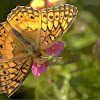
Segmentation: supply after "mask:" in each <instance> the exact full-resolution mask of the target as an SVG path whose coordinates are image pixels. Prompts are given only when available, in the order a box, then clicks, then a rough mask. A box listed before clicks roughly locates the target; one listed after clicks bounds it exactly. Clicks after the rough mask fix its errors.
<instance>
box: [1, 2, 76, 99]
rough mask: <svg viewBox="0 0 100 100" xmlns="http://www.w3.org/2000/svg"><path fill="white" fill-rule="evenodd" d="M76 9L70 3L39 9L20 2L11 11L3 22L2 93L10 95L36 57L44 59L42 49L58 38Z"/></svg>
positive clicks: (70, 22) (67, 26)
mask: <svg viewBox="0 0 100 100" xmlns="http://www.w3.org/2000/svg"><path fill="white" fill-rule="evenodd" d="M77 13H78V10H77V8H76V7H74V6H72V5H69V4H65V5H63V6H59V7H53V8H47V9H42V10H40V11H38V10H37V9H33V8H32V7H26V6H17V7H16V8H15V9H13V10H12V11H11V13H10V14H9V15H8V16H7V21H5V22H3V23H1V24H0V59H1V61H0V93H6V94H7V96H8V97H10V96H11V95H12V94H13V93H14V92H15V91H16V90H17V89H18V88H19V87H20V85H21V84H22V82H23V81H24V79H25V78H26V77H27V75H28V73H29V72H30V69H31V66H32V64H33V61H35V60H36V59H38V61H39V63H42V62H41V61H42V58H41V53H40V52H41V51H43V50H46V49H47V48H48V47H50V46H51V45H53V44H54V43H55V42H56V41H58V39H59V38H60V37H61V36H62V35H63V34H64V33H65V32H66V31H67V30H68V28H69V27H70V26H71V24H72V23H73V21H74V20H75V18H76V16H77ZM36 61H37V60H36Z"/></svg>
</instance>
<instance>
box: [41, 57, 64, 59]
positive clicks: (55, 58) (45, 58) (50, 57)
mask: <svg viewBox="0 0 100 100" xmlns="http://www.w3.org/2000/svg"><path fill="white" fill-rule="evenodd" d="M42 58H44V59H51V58H52V59H62V57H42Z"/></svg>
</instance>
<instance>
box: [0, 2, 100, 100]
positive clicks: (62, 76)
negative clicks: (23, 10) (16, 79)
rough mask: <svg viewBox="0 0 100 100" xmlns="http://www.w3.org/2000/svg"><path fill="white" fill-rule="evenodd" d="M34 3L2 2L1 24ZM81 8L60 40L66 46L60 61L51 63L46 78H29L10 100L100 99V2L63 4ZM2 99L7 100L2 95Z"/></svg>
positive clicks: (0, 6)
mask: <svg viewBox="0 0 100 100" xmlns="http://www.w3.org/2000/svg"><path fill="white" fill-rule="evenodd" d="M30 1H31V0H2V1H0V22H3V21H5V20H6V17H7V15H8V14H9V13H10V11H11V10H12V9H13V8H15V7H16V6H18V5H30ZM66 3H68V4H72V5H74V6H76V7H77V8H78V11H79V13H78V16H77V18H76V20H75V22H74V23H73V25H72V26H71V28H70V29H69V30H68V31H67V32H66V34H65V35H63V36H62V38H61V39H60V40H61V41H62V42H63V43H64V46H65V48H64V50H63V51H62V53H61V55H60V57H63V58H62V59H60V60H55V59H52V62H51V65H50V66H49V67H48V70H47V72H46V73H45V74H42V75H41V76H40V77H36V80H34V78H35V76H33V74H32V72H30V74H29V75H28V76H27V78H26V79H25V81H24V82H23V84H22V86H21V87H20V88H19V89H18V90H17V91H16V93H15V94H14V95H12V96H11V97H10V98H9V99H10V100H14V99H42V100H45V99H48V100H67V99H77V100H78V99H93V100H95V99H100V40H99V39H100V0H61V1H60V2H59V3H58V4H57V5H60V4H66ZM1 99H4V100H5V99H8V97H7V96H6V94H0V100H1Z"/></svg>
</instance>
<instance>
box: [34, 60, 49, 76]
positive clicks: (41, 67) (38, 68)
mask: <svg viewBox="0 0 100 100" xmlns="http://www.w3.org/2000/svg"><path fill="white" fill-rule="evenodd" d="M47 67H48V61H47V62H45V63H43V64H37V63H35V62H34V63H33V65H32V73H33V75H35V76H40V74H42V73H46V71H47Z"/></svg>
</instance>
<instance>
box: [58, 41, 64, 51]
mask: <svg viewBox="0 0 100 100" xmlns="http://www.w3.org/2000/svg"><path fill="white" fill-rule="evenodd" d="M57 44H58V47H59V50H60V51H62V50H63V49H64V44H63V43H62V42H61V41H58V43H57Z"/></svg>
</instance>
